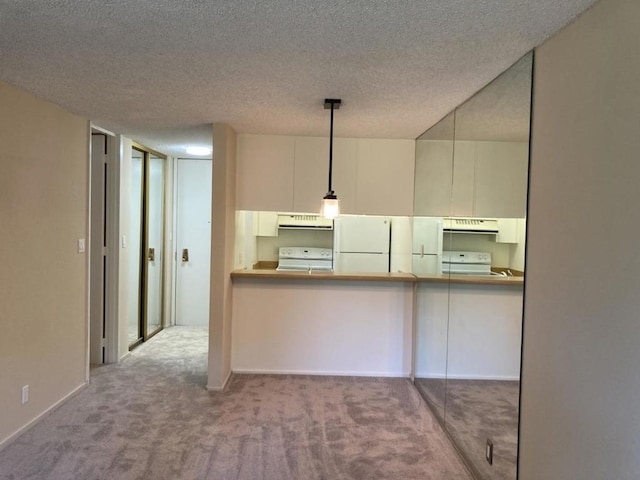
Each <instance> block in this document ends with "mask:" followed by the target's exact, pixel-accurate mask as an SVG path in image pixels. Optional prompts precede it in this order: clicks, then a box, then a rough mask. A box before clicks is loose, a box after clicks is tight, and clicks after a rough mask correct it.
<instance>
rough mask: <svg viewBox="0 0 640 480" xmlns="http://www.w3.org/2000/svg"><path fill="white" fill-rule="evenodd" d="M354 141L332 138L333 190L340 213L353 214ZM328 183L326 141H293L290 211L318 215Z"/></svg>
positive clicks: (320, 138) (321, 138)
mask: <svg viewBox="0 0 640 480" xmlns="http://www.w3.org/2000/svg"><path fill="white" fill-rule="evenodd" d="M356 149H357V144H356V140H355V139H347V138H334V140H333V175H332V188H333V190H334V191H335V192H336V195H337V196H338V198H339V199H340V211H341V212H342V213H353V211H354V210H355V205H354V204H355V172H356V169H355V165H356V164H355V157H356ZM328 180H329V138H323V137H296V139H295V160H294V180H293V211H295V212H318V211H319V209H320V203H321V201H322V197H324V195H325V194H326V193H327V188H328Z"/></svg>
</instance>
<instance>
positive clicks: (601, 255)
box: [520, 0, 640, 480]
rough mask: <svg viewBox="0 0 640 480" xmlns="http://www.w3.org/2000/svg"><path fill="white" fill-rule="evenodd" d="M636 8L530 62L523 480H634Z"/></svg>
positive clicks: (639, 129) (583, 22)
mask: <svg viewBox="0 0 640 480" xmlns="http://www.w3.org/2000/svg"><path fill="white" fill-rule="evenodd" d="M639 31H640V2H638V1H637V0H601V1H600V2H599V3H597V4H596V5H595V6H594V7H593V8H592V9H591V10H589V11H588V12H587V13H586V14H584V15H583V16H581V17H580V18H579V19H578V20H577V21H576V22H575V23H573V24H572V25H570V26H569V27H567V28H566V29H565V30H563V31H562V32H560V33H559V34H557V35H556V36H555V37H553V38H551V39H550V40H548V41H547V42H546V43H545V44H544V45H542V46H541V47H540V48H539V49H538V51H537V55H536V67H535V79H534V92H535V93H534V104H533V112H534V115H533V133H532V135H533V136H532V157H531V177H530V178H531V189H530V204H529V205H530V207H529V217H528V220H529V224H528V235H529V237H528V246H527V248H528V253H527V256H528V257H527V283H526V296H525V320H524V356H523V372H522V411H521V415H522V421H521V437H520V438H521V440H520V441H521V443H520V479H521V480H539V479H545V480H555V479H557V480H565V479H605V478H606V479H614V478H615V479H617V480H623V479H637V478H640V449H639V443H638V439H639V438H640V437H639V432H640V407H639V406H638V405H639V404H638V399H639V398H640V374H639V373H638V372H639V367H640V253H639V249H638V242H637V238H638V236H639V235H640V222H638V219H639V218H640V217H639V215H638V207H639V206H640V159H639V157H640V81H639V79H640V55H638V38H639V37H638V32H639Z"/></svg>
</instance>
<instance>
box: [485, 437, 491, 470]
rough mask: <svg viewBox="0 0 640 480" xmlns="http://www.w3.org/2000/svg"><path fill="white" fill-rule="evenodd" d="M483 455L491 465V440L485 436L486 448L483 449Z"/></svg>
mask: <svg viewBox="0 0 640 480" xmlns="http://www.w3.org/2000/svg"><path fill="white" fill-rule="evenodd" d="M485 457H486V459H487V463H489V465H493V442H492V441H491V440H489V439H488V438H487V448H486V451H485Z"/></svg>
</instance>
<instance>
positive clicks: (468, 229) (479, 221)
mask: <svg viewBox="0 0 640 480" xmlns="http://www.w3.org/2000/svg"><path fill="white" fill-rule="evenodd" d="M442 227H443V230H444V232H445V233H474V234H485V235H495V234H497V233H498V220H496V219H495V218H445V219H444V221H443V223H442Z"/></svg>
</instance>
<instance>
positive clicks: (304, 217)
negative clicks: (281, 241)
mask: <svg viewBox="0 0 640 480" xmlns="http://www.w3.org/2000/svg"><path fill="white" fill-rule="evenodd" d="M278 228H279V229H281V230H332V229H333V220H331V219H329V218H324V217H322V216H320V215H308V214H298V213H279V214H278Z"/></svg>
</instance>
